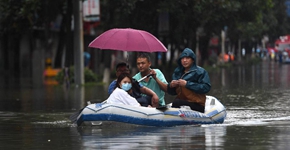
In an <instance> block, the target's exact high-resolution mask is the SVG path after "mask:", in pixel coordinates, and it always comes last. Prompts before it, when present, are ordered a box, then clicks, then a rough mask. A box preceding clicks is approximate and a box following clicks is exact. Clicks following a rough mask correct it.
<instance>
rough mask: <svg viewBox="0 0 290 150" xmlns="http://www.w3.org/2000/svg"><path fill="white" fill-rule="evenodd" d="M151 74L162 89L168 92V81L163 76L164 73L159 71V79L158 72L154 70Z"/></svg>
mask: <svg viewBox="0 0 290 150" xmlns="http://www.w3.org/2000/svg"><path fill="white" fill-rule="evenodd" d="M150 74H152V77H153V79H155V81H156V82H157V84H158V85H159V87H160V89H161V90H162V91H164V92H167V81H166V80H165V77H164V75H163V74H162V72H161V71H159V74H158V76H159V77H157V73H156V71H155V70H154V69H151V71H150ZM159 78H161V79H163V80H164V81H161V80H160V79H159Z"/></svg>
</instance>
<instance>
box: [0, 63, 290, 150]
mask: <svg viewBox="0 0 290 150" xmlns="http://www.w3.org/2000/svg"><path fill="white" fill-rule="evenodd" d="M289 73H290V65H279V64H277V63H275V62H263V63H261V64H259V65H253V66H236V67H233V68H222V69H218V70H216V71H214V72H210V78H211V82H212V89H211V91H210V93H208V95H212V96H215V97H217V98H218V99H219V100H220V101H221V102H222V103H223V104H224V105H225V106H226V108H227V112H228V115H227V118H226V120H225V122H224V123H223V124H219V125H201V126H179V127H170V128H169V127H168V128H167V127H163V128H160V127H158V128H155V127H144V126H132V125H120V124H119V123H115V124H105V123H104V124H103V125H102V126H93V127H76V125H74V124H71V122H70V120H69V119H68V118H69V116H70V115H71V114H72V113H74V112H76V111H78V110H79V109H81V108H83V107H84V106H85V105H86V103H87V101H91V102H101V101H103V100H105V99H106V98H107V96H108V95H107V87H106V86H91V87H71V88H69V89H65V88H63V87H62V86H57V87H55V86H37V87H34V86H33V85H29V83H30V82H19V83H21V84H19V85H18V84H17V83H18V82H16V81H15V80H13V79H8V80H5V79H3V78H1V79H0V82H1V83H2V84H1V86H0V89H1V90H0V133H1V135H2V136H1V137H0V148H1V149H55V148H56V147H57V148H58V149H274V148H275V149H277V148H278V149H287V148H288V147H289V146H290V144H288V143H289V142H287V141H289V140H290V134H289V133H290V132H289V130H288V129H289V127H290V126H289V125H290V112H289V109H290V108H289V107H290V101H289V97H290V88H289V87H290V75H289ZM169 76H170V75H169ZM168 81H170V79H168ZM24 83H26V84H24ZM166 97H167V99H166V102H167V103H169V102H171V101H172V99H173V98H174V97H172V96H169V95H166Z"/></svg>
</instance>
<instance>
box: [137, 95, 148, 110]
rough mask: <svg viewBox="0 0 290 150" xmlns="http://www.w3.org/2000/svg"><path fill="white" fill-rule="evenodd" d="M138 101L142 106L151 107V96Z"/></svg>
mask: <svg viewBox="0 0 290 150" xmlns="http://www.w3.org/2000/svg"><path fill="white" fill-rule="evenodd" d="M136 100H137V101H138V103H140V105H141V106H145V107H148V105H151V96H140V97H138V98H136Z"/></svg>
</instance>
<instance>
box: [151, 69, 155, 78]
mask: <svg viewBox="0 0 290 150" xmlns="http://www.w3.org/2000/svg"><path fill="white" fill-rule="evenodd" d="M150 74H152V77H153V78H154V79H155V80H156V72H155V70H154V69H151V70H150Z"/></svg>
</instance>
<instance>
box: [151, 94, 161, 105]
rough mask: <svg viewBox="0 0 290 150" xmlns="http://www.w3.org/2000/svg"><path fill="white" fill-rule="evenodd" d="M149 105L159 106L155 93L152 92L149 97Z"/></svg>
mask: <svg viewBox="0 0 290 150" xmlns="http://www.w3.org/2000/svg"><path fill="white" fill-rule="evenodd" d="M151 106H152V107H158V106H159V97H158V96H157V94H154V95H153V96H152V98H151Z"/></svg>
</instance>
